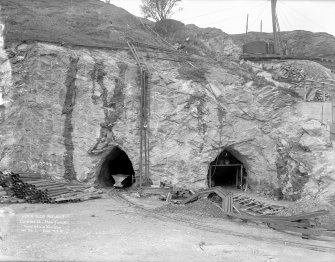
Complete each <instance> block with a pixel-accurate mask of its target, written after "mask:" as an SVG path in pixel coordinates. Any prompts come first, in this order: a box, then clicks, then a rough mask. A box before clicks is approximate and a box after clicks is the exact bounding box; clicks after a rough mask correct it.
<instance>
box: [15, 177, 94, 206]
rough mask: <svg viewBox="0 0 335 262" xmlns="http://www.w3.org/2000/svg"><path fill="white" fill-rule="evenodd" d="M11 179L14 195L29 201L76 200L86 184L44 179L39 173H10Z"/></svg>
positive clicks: (79, 199)
mask: <svg viewBox="0 0 335 262" xmlns="http://www.w3.org/2000/svg"><path fill="white" fill-rule="evenodd" d="M11 181H12V188H13V191H14V193H15V196H16V197H17V198H21V199H25V200H26V201H27V202H29V203H61V202H78V201H81V198H82V196H79V195H78V193H80V192H82V191H83V190H85V189H87V186H80V185H70V184H67V183H64V182H58V181H53V180H44V179H41V175H39V174H14V173H12V174H11ZM74 189H75V190H74ZM92 198H93V197H92ZM95 198H97V197H96V196H95ZM85 200H87V197H86V198H85Z"/></svg>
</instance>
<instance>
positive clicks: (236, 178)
mask: <svg viewBox="0 0 335 262" xmlns="http://www.w3.org/2000/svg"><path fill="white" fill-rule="evenodd" d="M235 180H236V181H235V182H236V188H237V187H238V168H236V177H235Z"/></svg>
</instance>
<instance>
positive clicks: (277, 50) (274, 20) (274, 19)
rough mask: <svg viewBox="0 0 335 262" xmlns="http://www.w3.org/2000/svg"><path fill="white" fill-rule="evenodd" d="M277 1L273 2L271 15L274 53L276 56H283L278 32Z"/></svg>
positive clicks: (273, 0)
mask: <svg viewBox="0 0 335 262" xmlns="http://www.w3.org/2000/svg"><path fill="white" fill-rule="evenodd" d="M276 6H277V0H271V13H272V29H273V38H274V51H275V54H281V50H280V46H279V37H278V31H277V14H276Z"/></svg>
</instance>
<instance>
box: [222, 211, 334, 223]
mask: <svg viewBox="0 0 335 262" xmlns="http://www.w3.org/2000/svg"><path fill="white" fill-rule="evenodd" d="M327 213H328V212H325V211H324V210H320V211H316V212H313V213H305V214H300V215H295V216H285V217H278V216H266V215H260V216H253V215H247V214H240V215H239V214H233V213H232V214H227V215H228V216H231V217H234V218H238V219H244V220H254V221H261V222H266V223H271V222H278V221H280V220H284V221H292V222H293V221H298V220H302V219H308V218H313V217H318V216H320V215H324V214H327Z"/></svg>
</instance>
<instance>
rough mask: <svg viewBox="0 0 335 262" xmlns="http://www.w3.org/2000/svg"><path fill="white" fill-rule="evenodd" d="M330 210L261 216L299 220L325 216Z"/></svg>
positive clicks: (264, 216)
mask: <svg viewBox="0 0 335 262" xmlns="http://www.w3.org/2000/svg"><path fill="white" fill-rule="evenodd" d="M328 213H329V211H328V210H318V211H315V212H308V213H302V214H298V215H293V216H269V215H260V216H259V217H263V218H271V219H278V220H280V219H286V220H289V221H297V220H302V219H310V218H315V217H318V216H323V215H326V214H328Z"/></svg>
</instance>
